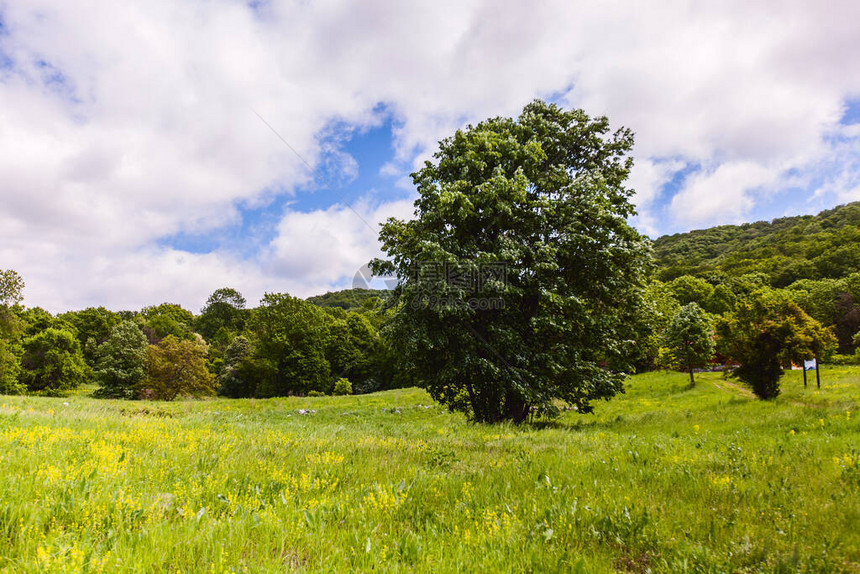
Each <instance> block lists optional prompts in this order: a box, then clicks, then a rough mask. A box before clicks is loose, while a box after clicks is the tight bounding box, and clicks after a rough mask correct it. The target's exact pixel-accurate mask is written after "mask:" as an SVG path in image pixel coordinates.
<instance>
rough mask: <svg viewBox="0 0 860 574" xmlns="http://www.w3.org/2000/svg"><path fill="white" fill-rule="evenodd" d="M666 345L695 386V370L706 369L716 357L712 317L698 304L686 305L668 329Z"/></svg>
mask: <svg viewBox="0 0 860 574" xmlns="http://www.w3.org/2000/svg"><path fill="white" fill-rule="evenodd" d="M666 345H667V346H668V347H669V349H670V350H671V351H672V354H673V355H674V358H675V360H676V361H677V362H678V366H679V367H680V368H681V369H683V370H687V371H689V372H690V384H691V385H693V384H695V383H696V380H695V378H694V377H693V369H697V368H701V367H704V366H705V364H706V363H707V362H708V361H710V360H711V357H712V356H713V355H714V332H713V327H712V322H711V319H710V317H708V315H707V313H705V312H704V311H702V308H701V307H699V306H698V305H697V304H696V303H688V304H687V305H684V306H683V307H681V310H680V311H679V312H678V314H677V315H675V318H674V319H673V320H672V322H671V323H670V324H669V327H668V328H667V329H666Z"/></svg>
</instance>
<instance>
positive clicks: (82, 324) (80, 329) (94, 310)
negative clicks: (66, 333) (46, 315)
mask: <svg viewBox="0 0 860 574" xmlns="http://www.w3.org/2000/svg"><path fill="white" fill-rule="evenodd" d="M57 319H59V320H61V321H65V322H66V323H68V324H70V325H72V326H74V328H75V329H76V330H77V337H78V342H79V343H80V344H81V350H82V351H83V354H84V360H86V362H87V364H88V365H89V366H90V367H95V364H96V350H97V349H98V346H99V345H101V344H102V343H104V342H105V341H106V340H107V338H108V337H109V336H110V334H111V331H112V330H113V328H114V327H116V326H117V325H118V324H119V322H120V317H119V315H117V314H116V313H114V312H113V311H109V310H108V309H105V308H104V307H89V308H87V309H83V310H81V311H70V312H68V313H63V314H62V315H58V316H57Z"/></svg>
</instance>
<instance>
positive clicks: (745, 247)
mask: <svg viewBox="0 0 860 574" xmlns="http://www.w3.org/2000/svg"><path fill="white" fill-rule="evenodd" d="M654 253H655V255H656V258H657V263H658V265H659V272H658V277H659V278H660V279H662V280H672V279H674V278H675V277H679V276H681V275H705V274H708V273H713V272H720V273H723V274H725V275H728V276H734V277H737V276H741V275H745V274H747V273H763V274H764V275H765V276H766V277H767V278H768V283H769V284H771V285H773V286H774V287H785V286H787V285H790V284H791V283H793V282H795V281H797V280H799V279H838V278H840V277H845V276H847V275H850V274H851V273H855V272H856V271H857V270H858V269H860V202H855V203H849V204H847V205H842V206H839V207H836V208H834V209H830V210H827V211H822V212H821V213H819V214H818V215H802V216H797V217H783V218H780V219H774V220H773V221H771V222H766V221H758V222H756V223H747V224H744V225H720V226H718V227H712V228H710V229H702V230H697V231H691V232H689V233H679V234H675V235H668V236H664V237H660V238H659V239H657V240H656V241H654Z"/></svg>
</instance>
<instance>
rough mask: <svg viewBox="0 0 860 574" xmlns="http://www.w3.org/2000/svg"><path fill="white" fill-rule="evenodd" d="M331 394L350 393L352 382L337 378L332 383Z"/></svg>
mask: <svg viewBox="0 0 860 574" xmlns="http://www.w3.org/2000/svg"><path fill="white" fill-rule="evenodd" d="M332 394H333V395H337V396H342V395H351V394H352V383H350V382H349V379H338V380H337V381H335V383H334V390H333V391H332Z"/></svg>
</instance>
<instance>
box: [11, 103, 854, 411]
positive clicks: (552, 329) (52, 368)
mask: <svg viewBox="0 0 860 574" xmlns="http://www.w3.org/2000/svg"><path fill="white" fill-rule="evenodd" d="M632 146H633V134H632V132H630V131H629V130H626V129H624V128H621V129H616V130H612V129H610V126H609V122H608V120H607V119H606V118H605V117H598V118H592V117H589V116H588V115H587V114H586V113H585V112H583V111H582V110H564V109H562V108H560V107H558V106H556V105H554V104H547V103H545V102H542V101H535V102H532V103H530V104H529V105H527V106H526V107H525V108H524V109H523V111H522V113H521V114H520V116H519V117H517V118H491V119H488V120H486V121H483V122H480V123H479V124H477V125H474V126H472V125H469V126H468V127H466V128H464V129H462V130H458V131H457V132H456V133H455V134H454V135H453V136H452V137H449V138H446V139H444V140H442V141H441V142H440V144H439V150H438V151H437V152H436V154H435V155H434V156H433V159H432V160H431V161H427V162H426V163H425V165H424V167H423V168H421V169H419V170H418V171H416V172H415V173H414V174H412V178H413V182H414V184H415V187H416V188H417V190H418V196H419V197H418V199H417V200H416V202H415V213H414V217H413V218H412V219H410V220H408V221H401V220H397V219H389V220H388V221H387V222H386V223H385V224H384V225H383V226H382V228H381V231H380V242H381V244H382V249H383V252H384V254H385V258H383V259H379V260H375V261H373V262H371V267H372V269H373V271H374V272H375V273H376V274H377V275H385V276H389V277H395V278H396V279H397V282H396V283H397V286H396V287H395V288H394V289H393V290H392V291H391V292H386V293H379V292H373V291H370V290H354V291H346V292H339V293H333V294H327V295H325V296H320V297H317V298H313V301H314V302H315V303H317V304H314V303H312V302H310V301H303V300H301V299H298V298H295V297H292V296H290V295H288V294H283V293H281V294H279V293H269V294H266V295H265V296H264V297H263V298H262V300H261V301H260V303H259V305H258V306H257V307H254V308H247V307H246V301H245V299H244V297H243V296H242V295H241V294H240V293H239V292H237V291H236V290H234V289H230V288H224V289H218V290H217V291H215V292H214V293H213V294H212V295H211V296H210V297H209V299H208V300H207V301H206V303H205V305H204V306H203V308H202V309H201V310H200V312H199V314H197V315H195V314H193V313H192V312H190V311H188V310H186V309H183V308H182V307H180V306H178V305H175V304H170V303H164V304H161V305H157V306H152V307H146V308H144V309H141V310H140V311H133V312H132V311H125V312H112V311H109V310H107V309H104V308H103V307H98V308H90V309H85V310H83V311H76V312H69V313H62V314H59V315H56V316H53V315H51V314H50V313H47V312H46V311H44V310H42V309H39V308H38V307H36V308H25V307H22V306H21V305H20V301H21V297H20V294H21V289H22V287H23V281H22V280H21V278H20V277H18V275H17V273H15V272H14V271H5V272H3V274H2V275H0V279H2V281H0V297H2V299H0V392H5V393H10V392H36V393H43V394H51V393H61V392H65V391H68V390H70V389H73V388H75V387H77V386H79V385H80V384H82V383H83V382H84V381H90V380H92V381H95V382H96V383H97V385H98V389H97V390H96V392H95V394H96V395H98V396H104V397H117V398H150V399H164V400H170V399H173V398H176V397H179V396H200V395H207V394H213V393H219V394H222V395H224V396H228V397H273V396H284V395H313V394H325V393H337V394H345V393H363V392H370V391H375V390H379V389H387V388H393V387H397V386H413V385H417V386H421V387H423V388H425V389H427V391H428V392H429V393H430V395H431V396H432V397H433V398H434V399H435V400H437V401H439V402H440V403H442V404H444V405H446V406H448V407H449V408H451V409H453V410H458V411H462V412H464V413H466V415H467V416H468V417H470V418H471V419H472V420H474V421H477V422H499V421H505V420H511V421H514V422H523V421H525V420H528V419H529V418H532V417H535V416H540V417H552V416H555V415H557V414H558V413H559V411H560V408H561V407H562V406H564V407H567V408H572V409H575V410H577V411H579V412H581V413H587V412H590V411H591V410H592V409H593V403H594V401H598V400H605V399H610V398H611V397H612V396H614V395H615V394H616V393H618V392H623V384H624V381H625V379H626V377H627V376H628V375H629V374H630V373H634V372H641V371H647V370H653V369H660V368H677V369H683V370H685V371H688V372H689V373H690V377H691V383H694V381H695V377H694V372H695V369H697V368H701V367H704V366H706V365H708V364H723V365H726V366H727V367H728V369H727V372H729V373H730V374H731V375H733V376H736V377H738V378H739V379H741V380H742V381H744V382H745V383H747V384H749V385H750V386H751V387H752V388H753V390H754V391H755V392H756V394H758V396H760V397H762V398H765V399H768V398H773V397H775V396H776V395H777V394H778V393H779V377H780V375H781V374H782V372H783V369H784V368H786V367H787V366H789V365H790V364H791V363H797V362H800V361H803V360H805V359H811V358H818V359H819V360H822V359H823V360H833V359H836V360H840V361H846V362H847V361H852V360H855V358H860V354H858V353H857V347H858V344H860V340H858V336H860V335H858V330H860V307H858V305H857V303H856V302H858V301H860V273H853V274H849V273H847V271H846V269H847V267H844V266H842V267H839V268H838V269H837V268H836V267H828V266H827V265H825V264H824V263H823V262H824V261H833V262H836V263H839V262H842V259H841V256H840V255H832V254H831V255H827V254H825V253H819V254H818V255H814V254H813V253H812V252H811V251H809V250H808V249H807V251H804V252H803V254H802V255H798V261H800V260H810V258H813V259H815V257H823V258H824V259H820V261H819V260H818V259H815V260H814V261H813V264H814V267H815V269H818V270H819V275H815V276H803V277H801V278H799V279H796V280H792V281H790V282H788V283H785V279H784V278H782V279H780V277H782V276H781V275H779V273H781V269H782V268H781V267H780V266H781V261H782V260H781V259H779V258H771V259H768V258H763V257H759V258H758V259H756V261H757V263H756V267H755V269H754V270H752V271H750V270H749V269H747V268H746V267H743V266H734V267H733V266H731V265H729V263H727V262H730V261H733V260H732V259H731V257H730V255H731V254H730V253H729V252H728V251H726V250H725V249H724V248H723V247H720V246H721V245H734V246H735V247H738V245H740V246H741V247H742V248H741V247H739V248H738V249H736V251H735V252H738V253H740V252H744V253H766V252H769V251H767V250H768V249H770V250H771V251H773V252H780V249H781V247H780V244H779V242H780V241H782V239H781V238H783V237H784V236H783V235H780V233H782V232H785V233H789V231H785V229H787V228H789V227H791V225H788V224H786V223H784V222H783V223H780V224H779V225H777V226H776V227H777V228H778V229H779V230H782V231H780V232H779V233H776V232H767V230H766V229H765V230H764V231H762V229H764V228H763V227H762V226H761V225H759V224H754V225H753V226H752V227H751V228H750V229H752V230H753V232H756V233H759V232H760V235H761V237H759V238H758V239H756V238H749V237H747V239H737V237H736V231H735V230H734V228H728V227H726V226H723V227H721V228H715V231H714V236H715V237H721V238H723V240H724V241H723V243H720V244H719V245H717V246H716V247H714V245H713V242H712V241H711V240H710V239H708V238H710V237H711V235H709V234H708V232H707V231H706V232H701V233H694V234H691V235H690V236H688V237H687V238H686V239H685V238H683V237H682V238H678V237H677V236H676V237H674V238H670V239H667V240H658V241H657V242H651V241H650V240H648V239H647V238H646V237H644V236H642V235H641V234H640V233H639V232H638V231H636V230H635V229H634V228H633V227H632V226H631V225H629V223H628V220H629V218H630V217H631V216H633V215H634V214H635V210H634V207H633V205H632V203H631V201H630V199H631V197H632V195H633V190H632V189H629V188H628V187H627V186H626V180H627V177H628V175H629V173H630V169H631V168H632V165H633V164H632V159H631V157H630V155H629V154H630V151H631V149H632ZM839 213H840V214H841V215H840V216H839V217H838V218H836V219H835V220H833V221H831V220H827V221H830V224H825V223H822V222H818V225H819V226H820V227H822V229H829V228H833V229H838V230H840V231H839V234H834V235H833V237H837V238H841V239H839V240H842V239H845V238H850V237H853V235H852V233H853V231H852V229H855V230H856V228H852V227H851V225H849V224H848V223H846V222H849V221H851V217H853V215H850V214H851V213H854V212H853V211H851V210H849V211H840V212H839ZM846 214H847V215H846ZM831 219H832V218H831ZM801 221H807V219H804V218H801ZM828 225H829V226H830V227H828ZM791 229H792V231H790V235H791V237H795V238H796V240H797V242H800V243H803V241H804V240H803V238H802V237H796V236H797V232H796V231H793V229H794V228H793V227H791ZM805 229H806V232H809V230H810V228H809V227H806V228H805ZM741 230H742V232H743V233H748V231H749V229H747V228H745V227H743V226H742V227H741ZM732 234H735V235H732ZM703 238H704V239H703ZM747 240H749V242H750V245H751V246H756V245H758V247H755V248H753V247H749V248H747V247H743V244H744V242H745V241H747ZM756 241H759V243H756ZM786 241H787V239H786ZM834 241H837V239H834ZM733 242H734V243H733ZM855 247H856V244H853V243H852V244H850V245H837V246H834V250H833V253H843V252H844V253H848V252H850V251H851V250H852V249H854V248H855ZM756 249H759V250H763V251H756ZM792 249H794V248H793V247H792ZM809 249H811V248H809ZM655 251H656V253H657V256H658V257H657V259H656V260H655V258H654V252H655ZM813 255H814V256H813ZM708 257H716V259H715V260H714V261H716V263H709V261H711V259H708ZM846 257H848V256H847V255H846ZM828 258H829V259H828ZM846 260H849V261H850V258H848V259H846ZM769 265H774V266H776V267H774V268H771V267H768V266H769ZM801 267H803V266H802V265H801V266H800V267H797V268H798V269H800V268H801ZM855 268H856V266H855ZM824 270H826V273H825V271H824ZM783 283H784V284H783ZM837 351H838V352H839V354H836V352H837Z"/></svg>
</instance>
